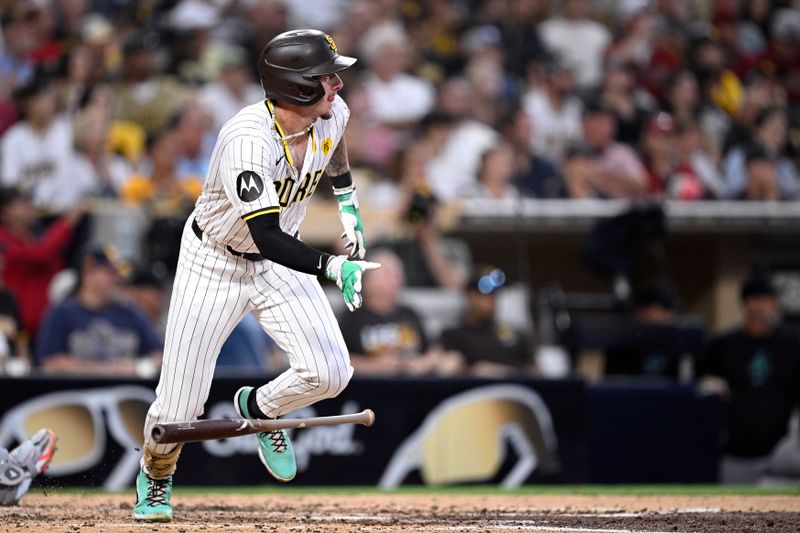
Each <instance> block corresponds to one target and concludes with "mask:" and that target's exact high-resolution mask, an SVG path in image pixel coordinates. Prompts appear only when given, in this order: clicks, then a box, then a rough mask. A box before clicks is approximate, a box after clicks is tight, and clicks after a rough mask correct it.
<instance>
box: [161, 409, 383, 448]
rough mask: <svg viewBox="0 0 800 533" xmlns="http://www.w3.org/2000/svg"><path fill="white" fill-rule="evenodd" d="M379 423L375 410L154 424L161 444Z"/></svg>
mask: <svg viewBox="0 0 800 533" xmlns="http://www.w3.org/2000/svg"><path fill="white" fill-rule="evenodd" d="M373 423H375V413H373V412H372V409H364V410H363V411H361V412H360V413H354V414H351V415H338V416H318V417H315V418H280V419H275V420H244V419H236V420H226V419H212V420H193V421H190V422H172V423H168V424H156V425H155V426H153V431H152V436H153V440H154V441H156V442H158V443H159V444H169V443H171V442H195V441H199V440H213V439H229V438H231V437H240V436H242V435H250V434H251V433H261V432H262V431H272V430H274V429H290V428H309V427H314V426H335V425H339V424H361V425H363V426H371V425H372V424H373Z"/></svg>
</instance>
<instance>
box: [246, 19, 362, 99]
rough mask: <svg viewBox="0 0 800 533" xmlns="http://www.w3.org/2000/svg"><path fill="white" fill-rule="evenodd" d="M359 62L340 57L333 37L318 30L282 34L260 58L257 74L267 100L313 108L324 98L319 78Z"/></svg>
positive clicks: (266, 47)
mask: <svg viewBox="0 0 800 533" xmlns="http://www.w3.org/2000/svg"><path fill="white" fill-rule="evenodd" d="M355 62H356V58H354V57H348V56H343V55H339V52H338V50H337V49H336V43H334V42H333V39H331V36H330V35H327V34H325V33H323V32H321V31H318V30H292V31H287V32H284V33H281V34H280V35H278V36H277V37H275V38H274V39H272V40H271V41H270V42H268V43H267V45H266V46H265V47H264V49H263V50H262V51H261V54H260V55H259V57H258V74H259V76H260V77H261V86H262V87H263V88H264V92H265V93H266V95H267V98H269V99H273V100H279V101H283V102H288V103H291V104H296V105H301V106H309V105H314V104H315V103H317V102H318V101H319V99H320V98H322V96H323V95H324V94H325V89H324V88H323V87H322V83H321V82H320V81H319V79H317V77H318V76H321V75H325V74H333V73H334V72H340V71H342V70H344V69H346V68H349V67H350V66H352V65H353V63H355Z"/></svg>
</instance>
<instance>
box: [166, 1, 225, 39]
mask: <svg viewBox="0 0 800 533" xmlns="http://www.w3.org/2000/svg"><path fill="white" fill-rule="evenodd" d="M168 20H169V25H170V26H171V27H173V28H175V29H176V30H178V31H194V30H202V29H208V28H213V27H214V26H216V25H217V23H218V22H219V11H218V10H217V8H215V7H214V6H211V5H209V4H208V3H207V2H202V1H200V0H184V1H183V2H181V3H180V4H178V5H177V6H175V7H174V8H173V9H172V11H171V12H170V14H169V19H168Z"/></svg>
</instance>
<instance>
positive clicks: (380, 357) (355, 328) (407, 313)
mask: <svg viewBox="0 0 800 533" xmlns="http://www.w3.org/2000/svg"><path fill="white" fill-rule="evenodd" d="M372 260H374V261H379V262H380V263H381V265H382V266H381V268H380V274H378V275H376V276H370V279H367V278H366V277H365V278H364V307H363V309H362V310H361V311H360V312H358V313H346V314H344V315H342V317H341V318H340V320H339V325H340V326H341V328H342V335H343V336H344V340H345V343H346V344H347V347H348V349H349V350H350V361H351V362H352V364H353V366H354V367H355V368H356V371H357V372H359V373H363V374H390V375H391V374H411V375H416V374H451V373H453V372H456V371H457V370H459V369H460V368H461V359H460V356H458V355H455V354H452V353H451V354H448V353H444V352H442V351H441V350H440V349H439V348H437V347H434V346H431V344H430V343H429V341H428V338H427V336H426V334H425V329H424V328H423V325H422V321H421V320H420V317H419V315H418V314H417V313H416V312H415V311H414V310H413V309H411V308H410V307H407V306H405V305H403V304H401V303H400V300H399V299H400V294H401V293H402V291H403V288H404V285H405V282H404V276H403V265H402V263H401V262H400V260H399V259H398V257H397V256H396V255H395V254H394V253H392V252H390V251H388V250H379V251H377V252H373V253H372ZM376 272H377V271H376Z"/></svg>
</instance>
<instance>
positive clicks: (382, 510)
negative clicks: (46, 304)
mask: <svg viewBox="0 0 800 533" xmlns="http://www.w3.org/2000/svg"><path fill="white" fill-rule="evenodd" d="M132 498H133V496H132V495H117V494H114V495H97V494H89V495H80V494H74V493H70V494H64V493H59V492H58V491H54V492H53V491H51V492H47V493H34V494H29V495H28V496H26V497H25V499H24V500H23V502H22V504H21V505H19V506H16V507H0V531H3V532H9V531H10V532H17V531H50V532H69V533H77V532H81V533H89V532H97V533H112V532H113V533H116V532H122V531H131V532H141V531H169V532H180V533H184V532H189V531H204V532H206V531H261V532H271V533H279V532H300V531H309V532H320V533H323V532H324V533H328V532H338V533H350V532H358V533H366V532H373V531H375V532H379V533H389V532H405V531H443V532H446V531H451V532H473V531H491V532H497V533H504V532H512V531H514V532H519V531H528V532H539V531H541V532H552V531H555V532H562V533H570V532H596V533H622V532H625V531H636V532H642V533H645V532H649V533H661V532H664V533H672V532H684V533H687V532H703V533H721V532H737V533H741V532H750V533H756V532H762V531H763V532H771V533H779V532H780V533H783V532H786V533H788V532H793V533H795V532H798V531H800V495H798V496H760V495H758V496H629V495H625V496H603V495H555V494H547V495H503V494H491V495H481V494H475V495H451V494H392V493H387V494H341V495H322V494H296V493H295V494H287V495H280V494H264V495H233V494H231V495H206V496H204V495H199V494H196V493H193V494H187V495H181V493H180V490H179V489H178V490H177V491H176V494H175V495H174V496H173V502H174V504H175V520H174V521H173V522H172V523H169V524H141V523H135V522H133V520H132V519H131V504H132Z"/></svg>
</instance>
